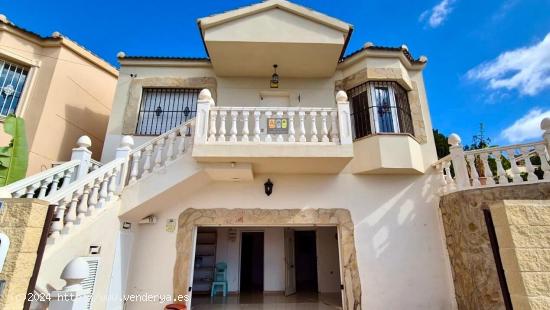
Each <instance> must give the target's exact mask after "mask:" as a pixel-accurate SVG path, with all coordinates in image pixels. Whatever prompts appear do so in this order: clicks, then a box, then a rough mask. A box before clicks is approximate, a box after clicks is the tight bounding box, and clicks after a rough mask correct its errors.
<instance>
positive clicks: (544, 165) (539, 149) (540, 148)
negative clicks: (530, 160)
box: [535, 144, 550, 180]
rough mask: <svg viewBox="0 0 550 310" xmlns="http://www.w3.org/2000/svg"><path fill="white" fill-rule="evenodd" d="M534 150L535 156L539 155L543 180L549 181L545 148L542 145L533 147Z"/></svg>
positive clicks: (549, 168)
mask: <svg viewBox="0 0 550 310" xmlns="http://www.w3.org/2000/svg"><path fill="white" fill-rule="evenodd" d="M535 150H536V151H537V155H539V158H540V169H541V170H542V172H543V178H544V180H549V179H550V165H549V164H548V160H547V159H546V147H545V146H544V144H539V145H536V146H535Z"/></svg>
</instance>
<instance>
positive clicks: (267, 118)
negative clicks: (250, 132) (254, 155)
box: [264, 111, 273, 143]
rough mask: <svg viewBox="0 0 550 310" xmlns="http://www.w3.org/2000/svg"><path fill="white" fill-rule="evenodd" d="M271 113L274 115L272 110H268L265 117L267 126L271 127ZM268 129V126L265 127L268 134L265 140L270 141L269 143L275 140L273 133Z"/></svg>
mask: <svg viewBox="0 0 550 310" xmlns="http://www.w3.org/2000/svg"><path fill="white" fill-rule="evenodd" d="M271 115H272V112H271V111H266V112H265V119H266V120H267V127H269V118H270V117H271ZM268 130H269V129H268V128H266V129H265V133H266V135H265V140H264V142H268V143H269V142H272V141H273V140H272V138H271V135H270V134H269V131H268Z"/></svg>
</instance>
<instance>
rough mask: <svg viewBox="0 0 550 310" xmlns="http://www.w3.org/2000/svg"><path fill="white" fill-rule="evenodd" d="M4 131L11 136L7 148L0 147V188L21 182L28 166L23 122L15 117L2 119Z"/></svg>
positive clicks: (10, 116) (27, 149)
mask: <svg viewBox="0 0 550 310" xmlns="http://www.w3.org/2000/svg"><path fill="white" fill-rule="evenodd" d="M4 131H5V132H6V133H7V134H9V135H10V136H12V139H11V141H10V144H9V145H8V146H3V147H0V186H6V185H8V184H10V183H13V182H15V181H17V180H21V179H22V178H24V177H25V175H26V173H27V167H28V165H29V146H28V144H27V135H26V133H25V121H24V120H23V119H22V118H20V117H16V116H15V115H8V116H7V117H6V118H5V119H4Z"/></svg>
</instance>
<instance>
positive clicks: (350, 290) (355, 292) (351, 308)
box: [173, 208, 361, 310]
mask: <svg viewBox="0 0 550 310" xmlns="http://www.w3.org/2000/svg"><path fill="white" fill-rule="evenodd" d="M198 226H279V227H280V226H336V228H337V230H338V235H339V251H340V253H339V255H340V265H341V266H340V270H341V275H342V279H343V285H344V293H345V294H344V298H343V300H342V305H343V308H344V309H348V310H358V309H361V283H360V279H359V271H358V268H357V255H356V250H355V239H354V232H353V231H354V226H353V221H352V219H351V214H350V212H349V210H346V209H193V208H189V209H186V210H185V211H183V212H182V213H181V214H180V215H179V219H178V231H177V237H176V251H177V256H176V264H175V266H174V277H173V287H174V296H183V295H185V294H188V288H189V286H191V283H189V282H190V281H189V279H190V275H191V274H190V272H191V268H192V265H191V263H192V260H193V257H192V255H193V248H194V246H193V233H194V230H195V228H196V227H198Z"/></svg>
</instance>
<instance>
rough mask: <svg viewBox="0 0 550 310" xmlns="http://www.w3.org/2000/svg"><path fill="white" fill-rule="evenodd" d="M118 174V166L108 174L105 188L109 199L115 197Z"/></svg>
mask: <svg viewBox="0 0 550 310" xmlns="http://www.w3.org/2000/svg"><path fill="white" fill-rule="evenodd" d="M117 175H118V168H117V167H115V168H114V169H113V171H112V172H111V175H110V176H109V187H108V188H107V192H108V194H107V197H108V198H109V201H112V200H113V198H114V197H115V192H116V177H117Z"/></svg>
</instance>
